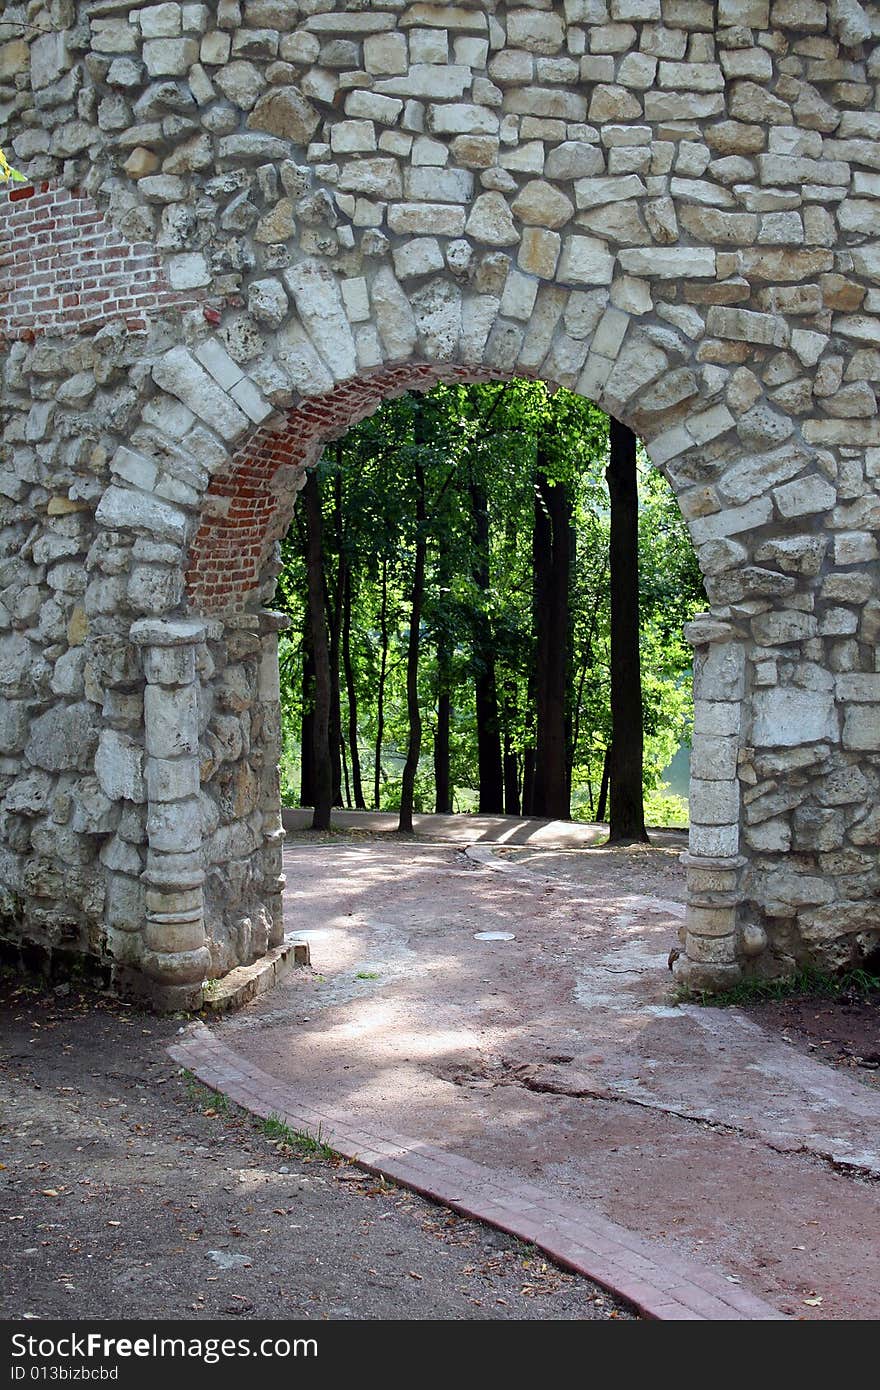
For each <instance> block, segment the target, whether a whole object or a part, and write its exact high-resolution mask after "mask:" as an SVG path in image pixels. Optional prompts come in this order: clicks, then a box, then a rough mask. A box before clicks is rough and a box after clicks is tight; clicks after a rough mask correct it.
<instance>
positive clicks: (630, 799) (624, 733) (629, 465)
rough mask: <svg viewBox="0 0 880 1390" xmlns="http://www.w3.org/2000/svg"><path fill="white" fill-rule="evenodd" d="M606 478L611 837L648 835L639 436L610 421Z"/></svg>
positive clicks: (629, 838) (642, 838)
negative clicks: (644, 773)
mask: <svg viewBox="0 0 880 1390" xmlns="http://www.w3.org/2000/svg"><path fill="white" fill-rule="evenodd" d="M610 425H611V429H610V444H611V448H610V453H609V463H608V470H607V473H606V475H605V476H606V478H607V480H608V493H609V496H610V498H611V544H610V547H609V558H610V575H611V730H612V736H611V756H610V759H609V776H610V781H611V796H610V801H611V817H610V831H609V837H608V838H609V841H612V842H615V843H632V842H633V841H642V842H644V841H647V839H648V835H647V832H646V830H645V807H644V794H643V789H642V760H643V744H644V735H643V730H642V674H641V665H640V661H639V502H638V480H637V474H636V438H635V435H634V434H633V432H632V430H630V429H628V428H627V426H626V425H621V424H620V423H619V421H617V420H614V419H612V420H611V422H610Z"/></svg>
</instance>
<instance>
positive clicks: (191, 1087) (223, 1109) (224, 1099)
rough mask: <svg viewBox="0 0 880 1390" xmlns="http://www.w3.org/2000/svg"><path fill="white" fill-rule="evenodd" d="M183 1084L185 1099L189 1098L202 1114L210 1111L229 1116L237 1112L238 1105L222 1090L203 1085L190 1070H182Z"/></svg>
mask: <svg viewBox="0 0 880 1390" xmlns="http://www.w3.org/2000/svg"><path fill="white" fill-rule="evenodd" d="M183 1084H184V1088H185V1090H186V1096H187V1100H191V1101H192V1102H193V1104H194V1105H197V1106H198V1107H199V1109H200V1110H201V1111H202V1113H203V1114H204V1113H205V1112H206V1111H210V1112H211V1114H212V1115H223V1116H224V1118H229V1117H230V1116H232V1115H237V1114H238V1113H239V1107H238V1106H237V1105H234V1104H233V1102H232V1101H231V1100H230V1099H229V1097H228V1096H224V1094H223V1092H222V1091H212V1090H211V1088H210V1086H203V1085H202V1083H201V1081H199V1079H198V1077H197V1076H194V1075H193V1073H192V1072H191V1071H184V1073H183Z"/></svg>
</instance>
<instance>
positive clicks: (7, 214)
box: [0, 183, 197, 341]
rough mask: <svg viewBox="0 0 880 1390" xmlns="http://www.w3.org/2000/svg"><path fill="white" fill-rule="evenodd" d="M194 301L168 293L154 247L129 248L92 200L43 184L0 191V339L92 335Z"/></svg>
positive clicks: (141, 323) (140, 326) (142, 322)
mask: <svg viewBox="0 0 880 1390" xmlns="http://www.w3.org/2000/svg"><path fill="white" fill-rule="evenodd" d="M196 298H197V296H196V294H194V292H193V291H191V290H188V291H186V292H185V293H181V292H177V291H174V290H172V288H171V286H170V285H169V283H168V281H167V279H166V278H165V274H164V272H163V270H162V266H161V264H160V262H159V258H158V256H157V254H156V251H155V249H154V248H153V247H152V246H150V245H148V244H146V243H135V244H132V243H131V242H129V241H126V240H125V238H124V237H123V236H121V234H120V233H119V232H118V231H117V230H116V229H115V227H113V226H112V225H111V224H110V222H108V221H107V219H106V218H105V217H104V215H103V213H102V212H101V211H100V210H99V208H98V207H97V205H96V204H95V203H94V202H93V201H92V199H91V198H89V197H86V196H85V195H84V194H82V193H79V192H77V191H76V190H74V191H71V190H70V189H67V188H55V187H50V185H49V184H47V183H41V184H37V185H36V186H29V187H27V188H23V187H22V188H14V189H13V190H12V191H11V192H10V193H7V194H6V195H5V196H4V195H3V194H0V341H2V340H3V339H5V340H7V341H11V340H15V339H20V338H23V339H25V340H31V339H32V338H34V337H36V336H38V335H42V334H51V335H52V336H63V335H67V334H70V333H87V332H95V330H96V329H98V328H100V327H101V326H102V325H103V324H105V323H109V322H111V321H112V320H114V319H123V320H124V321H125V324H126V327H127V328H128V329H129V331H130V332H132V333H137V332H142V331H143V330H144V329H145V328H146V325H147V318H148V316H149V315H150V314H155V313H156V312H157V311H159V310H161V309H165V308H169V307H171V306H173V305H183V304H193V303H194V302H195V300H196Z"/></svg>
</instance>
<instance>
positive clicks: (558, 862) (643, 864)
mask: <svg viewBox="0 0 880 1390" xmlns="http://www.w3.org/2000/svg"><path fill="white" fill-rule="evenodd" d="M650 834H651V844H650V845H615V846H614V847H613V848H610V847H609V846H607V845H588V846H585V847H584V848H583V849H539V848H533V847H532V846H528V845H523V846H521V847H516V848H513V849H511V848H508V847H507V846H504V845H492V846H490V848H491V850H492V853H493V854H494V855H496V856H497V857H498V858H499V859H503V860H504V861H505V862H506V863H508V864H520V865H522V867H523V868H524V869H528V870H529V871H530V872H531V873H533V874H541V875H543V876H544V877H546V878H554V879H560V880H561V881H562V882H563V883H569V884H571V885H572V886H575V887H582V888H584V889H586V890H588V892H589V893H590V895H591V896H592V895H593V894H598V893H601V892H603V891H604V892H610V893H643V894H645V895H646V896H647V897H654V898H667V899H668V900H669V901H671V902H678V903H683V902H684V900H685V873H684V869H683V868H682V866H681V864H680V863H679V855H680V854H681V852H682V850H685V849H687V832H686V831H682V830H656V831H654V830H652V831H651V832H650Z"/></svg>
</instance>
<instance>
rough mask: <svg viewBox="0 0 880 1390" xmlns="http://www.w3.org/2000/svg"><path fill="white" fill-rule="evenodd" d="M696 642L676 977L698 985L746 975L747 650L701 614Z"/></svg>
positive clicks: (692, 628)
mask: <svg viewBox="0 0 880 1390" xmlns="http://www.w3.org/2000/svg"><path fill="white" fill-rule="evenodd" d="M684 632H685V638H686V640H687V641H688V642H690V643H691V645H692V646H693V648H694V738H693V748H692V752H691V784H690V822H691V828H690V837H689V841H688V850H687V852H686V853H685V854H684V855H683V856H682V862H683V863H684V865H685V868H686V870H687V893H688V896H687V916H686V919H685V941H684V947H685V949H684V952H683V954H682V955H681V956H680V957H679V959H678V960H677V961H676V962H675V975H676V978H677V979H679V980H680V981H681V982H682V983H683V984H686V985H690V986H692V987H693V988H696V989H702V988H718V987H719V986H720V987H723V986H725V985H729V984H731V983H733V982H734V981H735V980H737V979H739V977H740V974H741V970H740V966H739V963H738V960H737V935H736V933H737V908H738V904H739V898H740V894H739V887H740V879H741V871H742V868H743V866H744V865H745V863H746V860H745V859H744V858H743V857H742V856H741V855H740V853H739V833H740V784H739V779H738V776H737V765H738V758H739V748H740V739H741V735H742V730H743V709H744V697H745V672H746V649H745V642H744V638H743V634H742V633H741V632H740V631H739V630H738V629H737V628H736V627H735V626H734V625H733V624H732V623H728V622H722V621H720V620H718V619H716V618H713V617H712V616H711V614H709V613H701V614H699V615H698V617H697V618H696V619H695V620H694V621H693V622H691V623H688V624H686V626H685V630H684Z"/></svg>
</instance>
